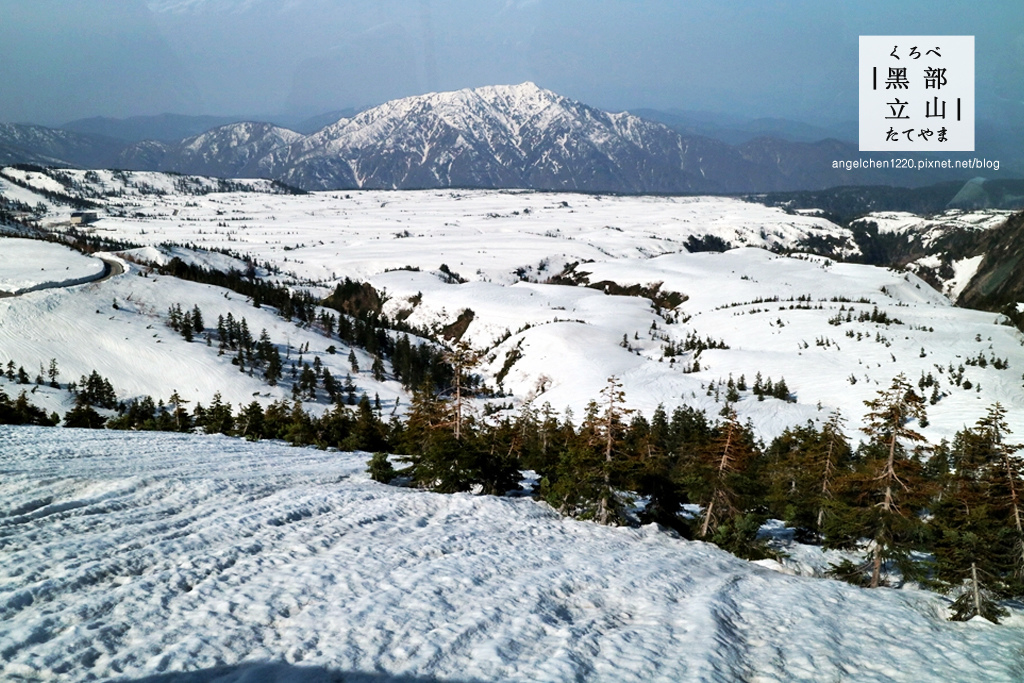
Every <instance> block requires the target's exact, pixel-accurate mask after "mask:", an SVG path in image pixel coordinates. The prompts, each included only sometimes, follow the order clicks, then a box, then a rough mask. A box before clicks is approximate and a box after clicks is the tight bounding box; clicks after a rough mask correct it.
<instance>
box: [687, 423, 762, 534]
mask: <svg viewBox="0 0 1024 683" xmlns="http://www.w3.org/2000/svg"><path fill="white" fill-rule="evenodd" d="M718 431H719V434H718V437H717V438H716V439H714V440H713V441H712V443H711V447H710V448H709V449H708V450H707V451H706V452H705V453H704V454H703V457H701V458H700V459H699V460H697V461H695V463H694V465H695V469H694V471H693V472H691V475H690V477H689V484H690V487H689V488H690V493H691V495H692V494H696V497H697V502H698V503H700V505H701V508H702V512H701V521H700V525H699V528H698V531H697V535H698V536H699V537H700V538H708V539H710V538H711V537H712V536H713V535H714V534H715V532H716V531H717V529H718V527H719V526H720V525H722V524H723V523H724V522H726V521H729V520H732V519H735V518H738V517H740V516H741V515H742V513H743V512H744V509H743V505H742V500H741V496H742V493H743V489H744V484H745V482H744V478H745V477H746V476H748V475H749V472H748V471H747V470H748V468H749V466H750V464H751V460H752V459H753V457H754V456H755V453H754V450H753V448H752V440H751V437H750V434H748V433H747V431H746V430H745V428H744V427H743V425H741V424H740V422H739V419H738V418H737V417H736V411H734V410H732V409H731V408H730V409H729V410H728V412H727V413H726V415H725V420H724V422H723V423H722V425H721V426H720V427H719V430H718Z"/></svg>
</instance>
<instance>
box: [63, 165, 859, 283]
mask: <svg viewBox="0 0 1024 683" xmlns="http://www.w3.org/2000/svg"><path fill="white" fill-rule="evenodd" d="M69 173H75V172H73V171H69ZM132 175H141V174H132ZM154 175H157V176H159V175H160V174H154ZM83 182H84V179H83ZM153 182H154V183H156V180H154V181H153ZM166 182H167V181H164V183H165V184H166ZM106 202H107V205H108V210H109V211H111V212H115V211H120V212H123V213H125V214H126V217H124V218H120V217H113V216H107V217H103V218H102V219H101V220H100V221H99V222H98V223H97V224H96V225H95V230H97V231H98V232H100V233H101V234H105V235H109V236H111V237H115V238H118V239H126V240H130V241H132V242H135V243H138V244H145V245H158V244H161V243H163V242H167V241H171V242H176V243H194V244H196V245H197V246H199V247H201V248H222V249H231V250H234V251H241V252H244V253H247V254H249V255H251V256H252V257H254V258H256V259H257V260H258V261H259V262H260V263H263V262H264V261H270V262H272V263H275V264H277V265H280V266H281V267H282V268H284V269H285V270H286V271H289V272H294V273H296V274H297V275H298V276H299V277H301V278H303V279H306V280H313V281H333V280H338V279H341V278H343V277H344V276H348V277H351V278H353V279H366V278H367V277H369V276H371V275H375V274H378V273H380V272H383V271H384V270H387V269H395V268H401V267H404V266H413V267H418V268H421V269H422V270H437V269H438V268H439V267H440V265H441V264H442V263H444V264H446V265H448V266H449V267H450V268H451V269H452V270H453V271H456V272H458V273H459V274H460V275H461V276H462V277H464V278H465V279H467V280H493V281H495V282H502V283H506V284H510V283H512V282H515V281H516V280H517V279H518V278H517V276H516V275H515V274H514V271H516V270H517V269H523V272H524V274H526V275H528V276H530V277H531V278H533V279H541V280H543V279H545V278H547V277H549V276H550V275H554V274H557V273H558V272H559V271H560V270H561V268H562V265H563V264H565V263H569V262H572V261H580V260H594V259H603V258H608V257H616V258H618V257H633V258H638V257H648V256H653V255H657V254H663V253H668V252H675V251H680V250H682V249H683V248H684V246H683V245H684V244H685V242H686V240H687V239H688V238H689V237H691V236H702V235H704V234H708V233H711V234H715V235H718V236H720V237H722V239H724V240H726V241H727V242H730V243H734V244H749V245H757V246H769V245H772V244H777V245H781V246H784V247H794V246H796V245H797V244H798V243H799V241H800V239H802V238H806V237H807V236H809V235H820V236H823V235H836V236H838V237H839V238H840V239H845V240H846V241H847V243H848V244H847V247H846V248H847V250H848V251H850V252H851V253H852V252H855V251H856V246H855V245H854V244H853V243H852V241H851V240H850V238H849V232H848V231H846V230H844V229H841V228H839V227H837V226H835V225H833V224H832V223H830V222H828V221H827V220H825V219H823V218H817V217H808V216H796V215H789V214H786V213H785V212H783V211H782V210H780V209H776V208H768V207H765V206H762V205H760V204H753V203H748V202H743V201H740V200H736V199H730V198H723V197H614V196H601V195H580V194H571V193H537V192H520V191H491V190H471V191H452V190H445V191H438V190H423V191H405V192H389V191H352V192H320V193H312V194H308V195H302V196H290V195H269V194H256V193H220V194H209V195H203V196H192V195H182V194H174V193H173V187H172V189H171V193H170V194H166V195H142V196H136V195H132V196H128V197H111V198H109V199H107V200H106ZM286 252H287V253H286Z"/></svg>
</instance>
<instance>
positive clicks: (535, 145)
mask: <svg viewBox="0 0 1024 683" xmlns="http://www.w3.org/2000/svg"><path fill="white" fill-rule="evenodd" d="M191 125H194V122H193V124H191ZM9 128H11V127H10V126H8V127H7V128H0V161H2V162H4V163H16V162H19V161H20V162H28V163H51V164H52V163H57V164H61V163H63V164H65V165H72V166H82V167H86V168H89V167H92V168H99V167H116V168H122V169H126V170H151V171H168V172H177V173H186V174H200V175H213V176H220V177H226V178H240V177H260V178H270V179H274V180H279V181H282V182H285V183H288V184H290V185H294V186H296V187H299V188H302V189H306V190H330V189H414V188H441V187H465V188H529V189H539V190H573V191H585V192H611V193H629V194H646V193H667V194H677V193H740V192H771V191H785V190H798V189H822V188H826V187H834V186H838V185H850V184H861V185H863V184H892V183H902V184H908V185H921V184H927V183H930V182H935V181H936V180H938V179H943V178H946V176H937V175H935V174H934V173H929V172H928V171H913V170H912V171H904V172H898V171H897V172H894V171H891V170H884V171H883V170H871V169H856V170H850V171H847V170H844V169H842V168H832V161H833V160H844V159H853V158H858V157H859V156H861V155H860V153H859V152H858V151H857V149H856V146H855V145H851V144H849V143H844V142H840V141H838V140H834V139H826V140H822V141H818V142H790V141H787V140H782V139H779V138H773V137H759V138H755V139H751V140H748V141H746V142H744V143H743V144H741V145H738V146H733V145H730V144H727V143H725V142H722V141H720V140H715V139H712V138H708V137H703V136H699V135H683V134H680V132H678V131H676V130H673V129H672V128H670V127H669V126H666V125H664V124H662V123H658V122H655V121H650V120H647V119H644V118H640V117H638V116H634V115H632V114H630V113H628V112H622V113H609V112H605V111H602V110H600V109H596V108H594V107H590V106H588V105H586V104H583V103H580V102H577V101H574V100H571V99H569V98H567V97H563V96H561V95H558V94H556V93H554V92H551V91H550V90H545V89H542V88H539V87H538V86H536V85H535V84H533V83H522V84H519V85H506V86H487V87H482V88H475V89H464V90H459V91H454V92H441V93H430V94H427V95H421V96H416V97H407V98H403V99H399V100H393V101H391V102H386V103H384V104H382V105H379V106H376V107H373V108H371V109H367V110H365V111H362V112H360V113H358V114H355V115H353V116H351V117H344V118H340V119H339V120H337V121H335V122H333V123H331V124H330V125H327V126H325V127H323V128H321V129H320V130H317V131H316V132H313V133H311V134H308V135H303V134H301V133H298V132H295V131H293V130H289V129H287V128H282V127H280V126H275V125H273V124H269V123H257V122H240V123H228V124H225V125H221V126H219V127H215V128H212V129H210V130H207V131H205V132H202V133H200V134H197V135H192V136H190V137H186V138H185V139H183V140H181V141H180V142H166V141H158V140H142V141H137V142H133V143H130V144H127V145H126V144H123V143H120V142H119V141H117V140H114V139H112V138H107V137H98V136H94V135H83V134H79V133H73V132H70V131H57V130H54V129H46V128H42V127H38V126H28V127H25V126H22V127H20V128H19V127H15V128H18V130H12V131H8V129H9ZM22 129H32V130H31V131H28V130H22ZM19 155H21V156H20V157H19ZM947 179H948V178H947Z"/></svg>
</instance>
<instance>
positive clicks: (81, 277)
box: [0, 237, 104, 296]
mask: <svg viewBox="0 0 1024 683" xmlns="http://www.w3.org/2000/svg"><path fill="white" fill-rule="evenodd" d="M103 272H104V265H103V262H102V261H100V260H99V259H97V258H90V257H88V256H83V255H82V254H79V253H78V252H76V251H73V250H71V249H69V248H67V247H65V246H61V245H59V244H52V243H50V242H40V241H38V240H28V239H19V238H16V237H0V296H2V295H4V294H20V293H23V292H28V291H32V290H36V289H45V288H48V287H58V286H70V285H74V284H81V283H83V282H88V281H89V280H94V279H97V278H99V277H101V276H102V275H103Z"/></svg>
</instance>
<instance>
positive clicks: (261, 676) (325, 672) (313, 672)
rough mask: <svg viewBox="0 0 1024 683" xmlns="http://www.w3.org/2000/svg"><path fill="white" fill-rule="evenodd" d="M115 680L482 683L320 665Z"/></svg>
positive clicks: (158, 682) (217, 669)
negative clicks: (331, 667)
mask: <svg viewBox="0 0 1024 683" xmlns="http://www.w3.org/2000/svg"><path fill="white" fill-rule="evenodd" d="M112 680H113V681H114V682H115V683H478V682H475V681H472V680H471V679H454V678H435V677H433V676H408V675H402V674H396V675H391V674H386V673H370V672H362V671H338V670H335V669H325V668H323V667H319V666H295V665H293V664H285V663H281V662H274V663H270V662H267V663H259V662H257V663H247V664H238V665H235V666H218V667H214V668H212V669H203V670H201V671H187V672H181V671H179V672H174V673H165V674H154V675H152V676H143V677H142V678H115V679H112Z"/></svg>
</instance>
